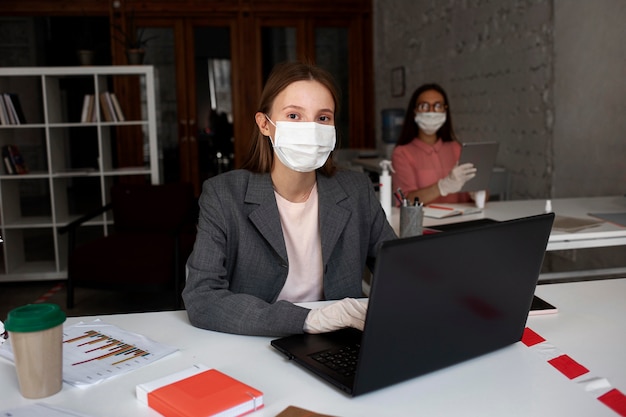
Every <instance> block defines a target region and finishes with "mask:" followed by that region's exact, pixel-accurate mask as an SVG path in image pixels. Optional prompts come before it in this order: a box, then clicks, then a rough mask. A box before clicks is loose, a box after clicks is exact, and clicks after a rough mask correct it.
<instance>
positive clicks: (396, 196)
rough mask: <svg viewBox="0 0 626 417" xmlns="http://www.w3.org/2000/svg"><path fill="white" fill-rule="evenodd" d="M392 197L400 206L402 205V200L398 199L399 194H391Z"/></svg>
mask: <svg viewBox="0 0 626 417" xmlns="http://www.w3.org/2000/svg"><path fill="white" fill-rule="evenodd" d="M393 196H394V197H395V198H396V200H398V203H400V205H402V198H400V194H398V193H393Z"/></svg>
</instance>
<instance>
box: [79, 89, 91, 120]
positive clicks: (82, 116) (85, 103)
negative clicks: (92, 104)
mask: <svg viewBox="0 0 626 417" xmlns="http://www.w3.org/2000/svg"><path fill="white" fill-rule="evenodd" d="M88 116H89V94H85V97H83V108H82V109H81V112H80V121H81V123H85V122H86V121H87V120H89V119H88Z"/></svg>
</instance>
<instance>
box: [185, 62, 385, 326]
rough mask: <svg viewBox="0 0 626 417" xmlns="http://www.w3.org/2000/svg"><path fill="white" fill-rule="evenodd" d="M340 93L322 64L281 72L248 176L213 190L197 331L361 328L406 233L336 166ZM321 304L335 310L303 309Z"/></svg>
mask: <svg viewBox="0 0 626 417" xmlns="http://www.w3.org/2000/svg"><path fill="white" fill-rule="evenodd" d="M337 91H338V90H337V88H336V87H335V83H334V81H333V79H332V77H331V76H330V74H328V73H327V72H326V71H324V70H322V69H320V68H318V67H316V66H313V65H308V64H303V63H299V62H291V63H283V64H280V65H278V66H276V67H275V68H274V70H273V71H272V73H271V74H270V77H269V78H268V81H267V83H266V85H265V88H264V90H263V93H262V96H261V103H260V106H259V111H258V112H257V113H256V115H255V120H256V124H257V126H258V134H257V137H256V139H255V140H254V141H253V143H252V146H251V149H250V154H249V157H248V160H247V162H246V163H245V165H244V167H243V169H240V170H234V171H230V172H227V173H224V174H221V175H218V176H216V177H213V178H210V179H208V180H206V181H205V182H204V185H203V189H202V195H201V196H200V200H199V205H200V217H199V221H198V234H197V237H196V242H195V246H194V250H193V253H192V254H191V256H190V257H189V260H188V261H187V267H188V277H187V282H186V285H185V289H184V291H183V299H184V302H185V306H186V309H187V313H188V315H189V319H190V321H191V323H192V324H193V325H194V326H197V327H201V328H204V329H210V330H217V331H222V332H229V333H239V334H249V335H263V336H283V335H288V334H294V333H302V332H309V333H320V332H327V331H332V330H336V329H339V328H342V327H356V328H361V329H362V328H363V323H364V319H365V313H366V311H367V302H366V301H365V302H364V301H362V300H357V298H360V297H362V296H363V294H362V289H361V288H362V287H361V285H362V284H361V281H362V277H363V273H364V269H365V267H366V266H367V267H369V268H370V270H372V269H373V262H374V258H375V256H376V253H377V251H378V248H379V247H380V245H381V244H382V242H383V241H385V240H389V239H394V238H396V235H395V233H394V232H393V230H392V228H391V226H390V225H389V223H388V222H387V220H386V217H385V213H384V211H383V209H382V207H381V205H380V203H379V200H378V199H377V197H376V195H375V193H374V189H373V187H372V183H371V181H370V180H369V178H368V177H367V176H366V175H364V174H362V173H358V172H352V171H337V170H336V168H335V166H334V165H333V162H332V158H330V157H329V156H330V153H331V151H332V150H333V149H334V147H335V143H336V136H335V127H334V125H335V114H337V113H338V109H337V106H338V93H337ZM319 300H337V301H336V302H333V303H330V304H328V305H326V306H324V307H322V308H318V309H307V308H304V307H300V306H297V305H295V304H294V303H296V302H306V301H319Z"/></svg>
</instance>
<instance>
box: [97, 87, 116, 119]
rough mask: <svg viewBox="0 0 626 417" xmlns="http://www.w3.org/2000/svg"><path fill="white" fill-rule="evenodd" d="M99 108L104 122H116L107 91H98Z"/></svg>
mask: <svg viewBox="0 0 626 417" xmlns="http://www.w3.org/2000/svg"><path fill="white" fill-rule="evenodd" d="M100 109H101V111H102V115H103V116H104V121H106V122H116V121H117V119H116V117H115V109H113V104H112V103H111V96H110V94H109V92H108V91H105V92H103V93H100Z"/></svg>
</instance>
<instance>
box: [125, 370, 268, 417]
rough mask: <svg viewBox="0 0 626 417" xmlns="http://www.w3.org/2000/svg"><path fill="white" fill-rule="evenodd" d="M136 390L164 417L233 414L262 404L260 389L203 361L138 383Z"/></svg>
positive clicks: (249, 410) (143, 400)
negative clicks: (210, 366)
mask: <svg viewBox="0 0 626 417" xmlns="http://www.w3.org/2000/svg"><path fill="white" fill-rule="evenodd" d="M136 394H137V399H138V400H139V401H141V402H142V403H144V404H147V405H148V406H149V407H150V408H152V409H154V410H155V411H158V412H159V413H161V414H162V415H164V416H165V417H172V416H176V417H209V416H215V415H219V416H220V417H227V416H232V417H236V416H242V415H244V414H248V413H250V412H252V411H255V410H258V409H260V408H262V407H263V405H264V404H263V393H262V392H261V391H259V390H257V389H255V388H253V387H251V386H249V385H247V384H244V383H243V382H241V381H239V380H237V379H235V378H233V377H231V376H229V375H226V374H224V373H222V372H220V371H218V370H217V369H211V368H209V367H208V366H206V365H203V364H196V365H194V366H192V367H190V368H187V369H185V370H182V371H180V372H176V373H174V374H171V375H168V376H165V377H163V378H159V379H156V380H154V381H151V382H146V383H144V384H139V385H137V387H136Z"/></svg>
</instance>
